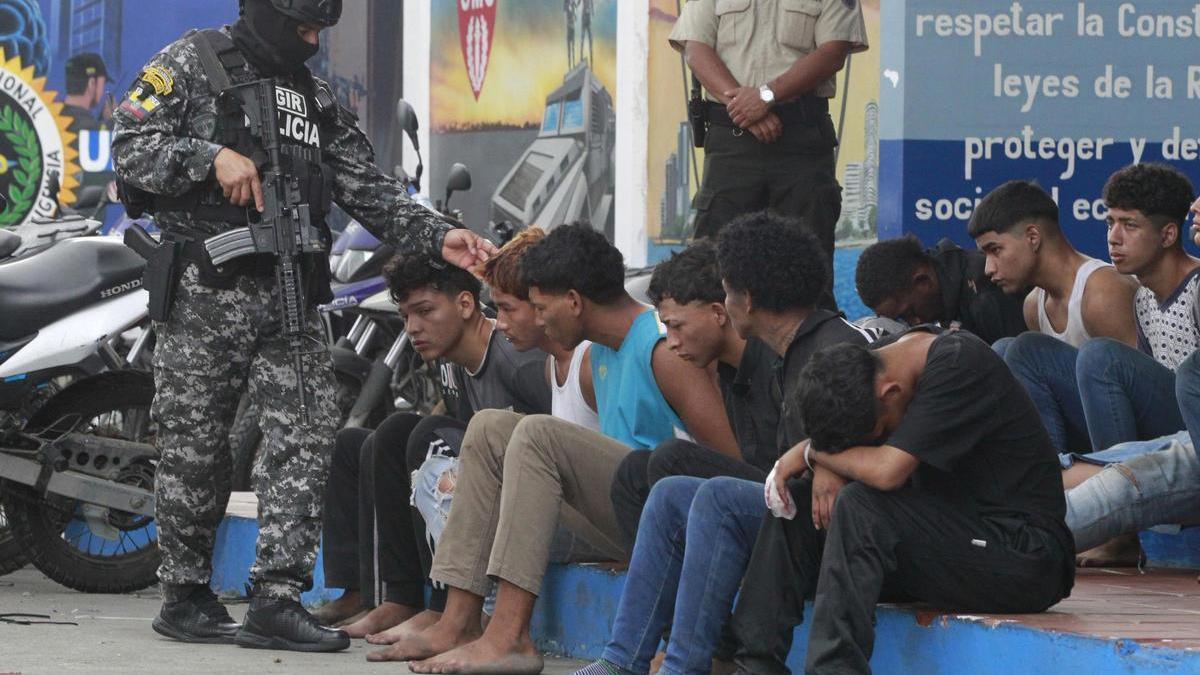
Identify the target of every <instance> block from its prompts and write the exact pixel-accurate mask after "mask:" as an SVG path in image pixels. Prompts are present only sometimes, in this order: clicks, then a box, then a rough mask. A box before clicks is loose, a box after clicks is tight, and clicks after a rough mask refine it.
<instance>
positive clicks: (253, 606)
mask: <svg viewBox="0 0 1200 675" xmlns="http://www.w3.org/2000/svg"><path fill="white" fill-rule="evenodd" d="M235 642H237V644H238V645H240V646H242V647H251V648H254V649H285V650H289V651H294V652H337V651H341V650H343V649H346V648H347V647H349V646H350V636H349V635H347V634H346V631H343V630H335V629H333V628H326V627H324V626H322V625H321V623H320V622H319V621H317V620H316V619H315V618H314V617H313V615H312V614H309V613H308V610H306V609H304V607H302V606H300V603H299V602H296V601H295V600H291V599H283V598H254V599H253V600H251V601H250V611H249V612H247V613H246V622H245V624H243V625H242V629H241V630H240V631H238V633H237V638H235Z"/></svg>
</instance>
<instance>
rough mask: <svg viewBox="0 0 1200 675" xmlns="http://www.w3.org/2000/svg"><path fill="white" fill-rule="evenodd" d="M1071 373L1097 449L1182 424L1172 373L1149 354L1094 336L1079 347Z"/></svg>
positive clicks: (1157, 434)
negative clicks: (1073, 370) (1074, 377)
mask: <svg viewBox="0 0 1200 675" xmlns="http://www.w3.org/2000/svg"><path fill="white" fill-rule="evenodd" d="M1075 376H1076V380H1077V383H1078V385H1079V387H1078V388H1079V394H1080V396H1081V402H1082V404H1083V414H1084V418H1085V419H1086V420H1087V429H1088V436H1090V437H1091V439H1092V448H1094V449H1096V450H1103V449H1105V448H1111V447H1113V446H1114V445H1117V444H1118V443H1127V442H1129V441H1139V440H1146V439H1152V438H1160V437H1163V436H1168V435H1170V434H1174V433H1175V432H1177V431H1179V430H1181V429H1183V428H1184V424H1183V417H1182V416H1181V415H1180V414H1179V405H1178V404H1177V403H1176V402H1175V373H1174V371H1172V370H1171V369H1170V368H1167V367H1166V366H1164V365H1163V364H1161V363H1159V362H1158V360H1157V359H1155V358H1154V357H1153V356H1150V355H1149V354H1146V353H1144V352H1142V351H1139V350H1137V349H1134V348H1133V347H1130V346H1129V345H1126V344H1123V343H1121V342H1118V341H1116V340H1112V339H1109V338H1094V339H1092V340H1088V341H1087V342H1085V343H1084V344H1083V346H1081V347H1080V348H1079V356H1078V358H1077V359H1076V361H1075Z"/></svg>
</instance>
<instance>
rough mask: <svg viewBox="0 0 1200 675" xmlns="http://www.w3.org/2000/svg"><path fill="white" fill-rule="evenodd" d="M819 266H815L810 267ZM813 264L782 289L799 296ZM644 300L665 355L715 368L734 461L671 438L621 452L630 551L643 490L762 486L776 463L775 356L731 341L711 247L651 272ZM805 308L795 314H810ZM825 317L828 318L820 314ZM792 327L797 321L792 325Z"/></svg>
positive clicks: (615, 493)
mask: <svg viewBox="0 0 1200 675" xmlns="http://www.w3.org/2000/svg"><path fill="white" fill-rule="evenodd" d="M818 262H819V260H818ZM822 269H823V268H822V267H821V265H820V264H818V265H817V266H815V267H812V268H798V267H793V268H792V270H793V271H794V272H796V274H795V276H794V277H790V278H788V279H787V287H786V290H787V291H788V292H790V293H792V294H795V295H799V294H803V293H805V292H806V289H808V288H809V286H811V284H810V283H808V282H809V281H811V280H812V279H813V278H820V279H822V282H821V284H819V285H817V286H816V288H817V289H820V288H823V287H824V281H823V280H824V278H825V275H824V274H822ZM647 295H648V296H649V297H650V300H651V301H652V302H653V303H654V306H655V308H656V309H657V310H658V316H659V319H660V320H661V321H662V323H663V325H664V326H665V327H666V329H667V340H666V345H667V349H669V350H670V351H672V352H674V353H675V354H676V355H677V356H678V357H679V358H681V359H683V360H684V361H687V362H688V363H690V364H692V365H693V366H696V367H697V368H700V369H702V370H710V369H711V368H712V366H713V365H714V364H715V365H716V371H717V373H716V374H717V381H718V384H719V385H720V387H721V395H722V398H723V399H724V401H725V414H726V416H727V417H728V418H729V421H730V424H731V425H732V426H733V434H734V437H735V438H736V439H737V443H738V448H739V449H740V450H741V453H742V458H741V459H734V458H732V457H729V456H728V455H723V454H721V453H719V452H717V451H715V450H710V449H708V448H706V447H704V446H702V445H699V444H697V443H694V442H692V441H688V440H684V439H679V438H673V439H670V440H667V441H664V442H663V443H660V444H659V445H658V447H656V448H654V450H653V451H651V450H636V451H634V452H631V453H629V454H628V455H627V456H626V457H625V459H624V460H622V462H621V466H620V467H618V468H617V475H616V478H615V479H614V480H613V485H612V500H613V509H614V510H615V512H616V514H617V523H618V524H619V525H620V526H621V531H622V533H623V534H624V535H625V542H626V545H628V546H630V547H632V546H633V540H634V536H635V535H636V534H637V528H638V521H639V520H640V518H641V515H642V507H643V506H645V504H646V498H647V497H648V496H649V494H650V488H651V487H652V486H653V485H654V484H655V483H657V482H658V481H659V480H660V479H661V478H665V477H667V476H676V475H684V476H696V477H698V478H713V477H716V476H737V477H739V478H745V479H747V480H757V481H762V480H763V479H765V478H766V477H767V472H768V471H770V470H771V465H772V464H774V463H775V460H776V459H779V445H778V443H777V441H776V436H777V434H778V426H779V399H780V394H779V384H778V382H777V380H776V377H775V370H776V368H777V366H778V365H779V354H776V353H775V352H774V351H772V350H771V348H770V346H768V345H767V344H766V343H765V342H763V341H762V340H759V339H757V338H751V339H749V340H747V339H745V338H743V337H741V336H740V335H738V331H737V329H736V328H734V326H733V321H731V320H730V318H729V313H728V312H726V311H725V289H724V288H723V287H722V286H721V274H720V272H719V271H718V269H717V246H716V242H714V241H711V240H702V241H700V242H697V243H695V244H692V245H691V246H689V247H688V248H687V249H684V250H683V251H681V252H679V253H675V254H673V255H672V256H671V258H670V259H668V260H666V261H664V262H661V263H659V264H658V266H657V267H655V268H654V274H653V275H652V276H651V278H650V285H649V288H648V289H647ZM812 309H813V308H812V307H811V306H808V307H805V308H803V311H805V312H810V311H812ZM826 313H827V314H830V315H832V312H826ZM797 324H798V322H797Z"/></svg>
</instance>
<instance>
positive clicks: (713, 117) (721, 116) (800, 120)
mask: <svg viewBox="0 0 1200 675" xmlns="http://www.w3.org/2000/svg"><path fill="white" fill-rule="evenodd" d="M705 108H706V110H705V112H706V113H707V117H708V123H709V124H715V125H717V126H722V127H736V126H738V125H736V124H734V123H733V120H732V119H730V117H729V109H728V108H726V107H725V106H724V105H723V104H721V103H714V102H712V101H706V105H705ZM771 112H773V113H775V116H776V117H778V118H779V121H780V122H782V123H783V126H784V127H790V126H797V125H799V126H813V125H815V124H817V123H819V122H820V121H821V120H822V119H823V118H824V117H825V116H826V115H828V114H829V99H827V98H823V97H820V96H802V97H800V98H798V99H796V100H794V101H788V102H787V103H780V104H777V105H774V106H772V107H771Z"/></svg>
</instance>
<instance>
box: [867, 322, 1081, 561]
mask: <svg viewBox="0 0 1200 675" xmlns="http://www.w3.org/2000/svg"><path fill="white" fill-rule="evenodd" d="M888 444H889V445H892V446H894V447H897V448H900V449H901V450H904V451H905V452H907V453H909V454H911V455H913V456H915V457H916V458H917V459H918V460H920V461H921V465H920V466H919V467H918V468H917V470H916V472H915V473H914V474H913V479H912V480H913V485H914V486H915V487H917V488H918V489H922V490H926V491H928V492H931V493H934V494H937V495H939V496H941V497H942V498H944V499H947V500H948V501H950V502H952V503H953V504H954V505H955V506H956V507H957V508H959V509H961V510H962V511H963V512H965V513H970V514H974V515H978V516H980V517H985V518H992V519H998V520H1000V521H1005V520H1011V519H1016V520H1018V521H1020V522H1023V523H1027V524H1033V525H1036V526H1039V527H1042V528H1044V529H1046V530H1049V531H1050V532H1051V533H1052V534H1054V535H1055V536H1056V538H1057V539H1059V540H1060V541H1064V542H1070V541H1072V539H1071V534H1070V532H1069V531H1067V528H1066V524H1065V523H1064V522H1063V518H1064V517H1065V515H1066V500H1065V499H1064V496H1063V486H1062V474H1061V470H1060V469H1059V463H1058V455H1057V453H1056V452H1055V450H1054V446H1053V445H1052V444H1051V443H1050V437H1049V435H1048V434H1047V433H1046V429H1045V427H1044V426H1042V422H1041V419H1040V418H1039V416H1038V413H1037V409H1035V408H1034V406H1033V402H1032V401H1031V400H1030V398H1029V394H1027V393H1026V392H1025V389H1024V388H1023V387H1022V386H1021V385H1020V384H1019V383H1018V382H1017V381H1016V379H1014V378H1013V376H1012V373H1010V372H1009V370H1008V367H1007V366H1005V364H1004V361H1003V360H1001V358H1000V357H999V356H998V355H997V354H996V353H995V352H994V351H992V349H991V348H990V347H988V345H987V344H986V343H984V342H983V341H982V340H980V339H979V338H977V337H975V336H974V335H972V334H970V333H966V332H963V331H952V332H946V333H943V334H941V335H939V336H938V337H936V338H934V340H933V343H932V344H931V345H930V346H929V354H928V356H927V358H926V360H925V370H924V372H923V373H922V374H921V376H920V378H919V379H918V381H917V391H916V394H915V395H914V397H913V399H912V401H911V402H910V403H909V405H908V409H907V410H906V411H905V413H904V419H903V420H901V422H900V425H899V426H898V427H897V428H896V430H895V431H894V432H893V433H892V434H891V437H890V438H889V439H888ZM1067 545H1068V546H1070V544H1067ZM1068 550H1069V549H1068Z"/></svg>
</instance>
